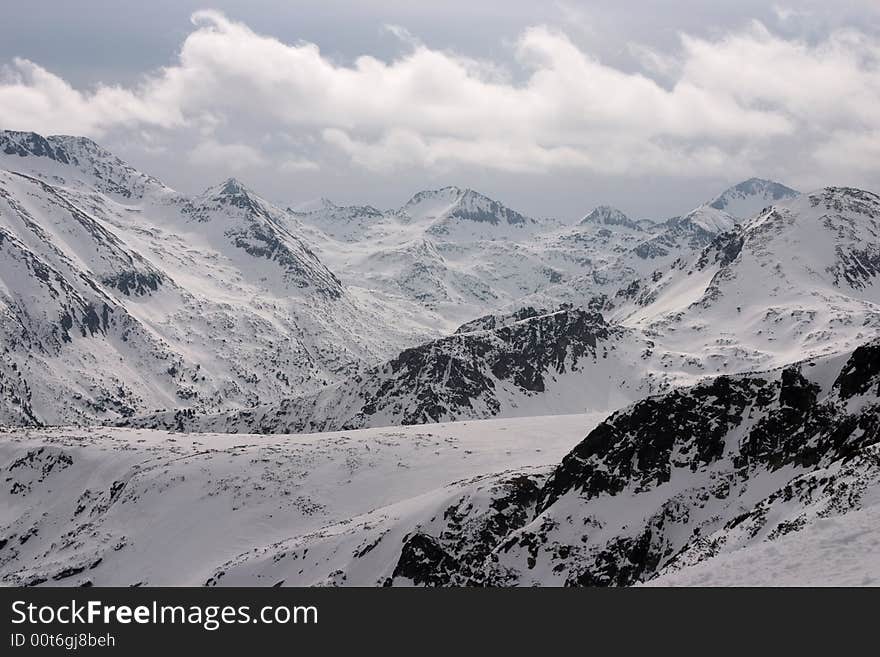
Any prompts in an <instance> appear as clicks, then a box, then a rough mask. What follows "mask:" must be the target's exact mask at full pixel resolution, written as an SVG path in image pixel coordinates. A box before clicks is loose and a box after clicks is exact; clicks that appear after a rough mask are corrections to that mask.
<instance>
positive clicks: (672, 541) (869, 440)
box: [387, 342, 880, 586]
mask: <svg viewBox="0 0 880 657" xmlns="http://www.w3.org/2000/svg"><path fill="white" fill-rule="evenodd" d="M878 363H880V343H878V342H873V343H870V344H866V345H864V346H863V347H860V348H858V349H856V350H855V351H854V352H853V353H852V354H850V355H849V356H848V357H847V358H843V359H841V358H831V359H828V360H826V361H819V362H810V363H803V364H801V365H798V366H792V367H789V368H785V369H783V370H780V371H774V372H766V373H763V374H761V375H746V376H738V377H726V376H722V377H717V378H715V379H713V380H711V381H708V382H706V383H703V384H700V385H697V386H694V387H692V388H689V389H683V390H677V391H675V392H672V393H670V394H667V395H663V396H659V397H654V398H650V399H646V400H643V401H640V402H637V403H635V404H633V405H632V406H630V407H629V408H626V409H623V410H622V411H620V412H618V413H615V414H614V415H612V416H611V417H610V418H608V420H606V421H605V422H603V423H601V424H600V425H599V426H597V427H596V428H595V429H594V430H593V431H592V432H591V433H590V434H589V435H588V436H587V437H586V438H585V439H584V441H583V442H582V443H581V444H580V445H578V446H577V447H576V448H575V449H574V450H572V451H571V452H570V453H569V454H568V455H567V456H566V457H565V458H564V459H563V461H562V463H561V464H559V465H558V466H557V467H556V468H554V469H553V470H552V472H551V473H550V474H549V477H547V478H546V479H544V478H543V477H541V476H538V477H537V478H535V477H533V478H531V479H528V481H527V480H526V479H515V478H514V479H511V478H506V479H505V478H499V479H498V483H497V484H496V485H495V486H494V487H492V486H490V487H488V488H485V487H484V488H481V489H480V490H489V491H490V492H491V494H490V495H489V496H488V499H489V500H490V501H489V502H488V503H487V502H485V501H484V502H483V503H482V505H481V506H479V507H475V506H474V505H473V504H470V503H469V504H468V505H465V507H464V512H463V513H462V506H461V505H459V506H457V507H455V508H454V509H453V508H450V509H448V510H447V511H446V513H445V514H444V515H443V522H442V523H441V525H440V527H439V528H437V526H436V523H435V524H434V525H433V526H432V528H433V531H432V532H426V531H425V530H422V531H421V532H420V533H417V534H413V535H412V536H410V537H409V538H408V539H406V541H405V543H404V546H403V549H402V551H401V555H400V560H399V562H398V564H397V567H396V568H395V570H394V574H393V576H392V578H391V579H390V580H389V581H388V582H387V583H389V584H390V583H394V584H396V583H404V582H406V583H410V584H416V585H419V584H421V585H431V586H437V585H461V584H465V583H466V584H471V585H474V584H477V585H485V584H488V585H493V586H496V585H502V586H506V585H532V584H542V585H548V584H559V585H568V586H628V585H631V584H634V583H637V582H641V581H647V580H650V579H651V578H652V577H655V576H657V575H658V574H663V573H670V572H672V571H674V570H676V569H679V568H682V567H685V566H687V565H692V564H694V563H697V562H699V561H701V560H703V559H706V558H709V557H712V556H715V555H717V554H719V553H721V552H724V551H730V550H733V549H736V548H738V547H742V546H744V545H750V544H752V543H755V542H759V541H762V540H770V541H772V540H774V539H776V538H778V537H780V536H783V535H785V534H787V533H789V532H792V531H797V530H799V529H801V528H803V527H805V526H807V525H809V524H810V523H812V522H814V521H815V520H816V519H817V518H820V517H823V516H828V515H837V514H840V513H845V512H847V511H849V510H851V509H856V508H859V506H860V501H861V499H862V497H863V496H865V495H875V494H876V493H877V492H878V491H880V365H878ZM834 372H837V376H836V378H833V376H830V375H833V374H834ZM514 481H516V482H518V485H513V482H514ZM498 508H503V509H504V513H505V515H504V519H505V522H502V523H498V522H494V523H492V522H491V520H490V519H492V518H493V516H492V515H491V513H486V512H485V511H483V510H482V509H498ZM463 517H464V518H467V521H465V522H463V520H462V519H463ZM467 522H471V523H476V525H477V526H479V527H481V531H477V532H474V531H467V530H464V529H462V528H464V527H468V524H467ZM481 523H482V524H481ZM426 525H430V523H426ZM490 525H491V527H492V529H491V530H490V529H487V528H488V527H489V526H490ZM505 532H506V534H505ZM453 539H454V540H453ZM465 555H470V556H471V557H473V558H470V559H467V558H465Z"/></svg>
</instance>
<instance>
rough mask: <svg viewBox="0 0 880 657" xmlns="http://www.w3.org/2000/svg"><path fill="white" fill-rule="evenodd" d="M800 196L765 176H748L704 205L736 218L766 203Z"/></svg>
mask: <svg viewBox="0 0 880 657" xmlns="http://www.w3.org/2000/svg"><path fill="white" fill-rule="evenodd" d="M798 196H800V192H799V191H797V190H795V189H792V188H791V187H787V186H786V185H783V184H782V183H779V182H776V181H774V180H767V179H765V178H749V179H748V180H744V181H742V182H741V183H737V184H736V185H734V186H732V187H729V188H727V189H726V190H724V191H723V192H722V193H721V194H719V195H718V196H716V197H715V198H714V199H712V200H711V201H709V202H708V203H707V204H706V205H707V206H709V207H711V208H714V209H716V210H723V211H725V212H727V213H728V214H730V215H732V216H733V217H735V218H737V219H746V218H748V217H751V216H753V215H755V214H757V213H758V212H760V211H761V210H763V209H764V208H765V207H767V206H768V205H772V204H773V203H776V202H778V201H786V200H789V199H792V198H796V197H798Z"/></svg>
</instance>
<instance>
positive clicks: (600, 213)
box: [580, 205, 642, 230]
mask: <svg viewBox="0 0 880 657" xmlns="http://www.w3.org/2000/svg"><path fill="white" fill-rule="evenodd" d="M585 224H601V225H603V226H623V227H625V228H629V229H631V230H642V228H641V226H639V224H638V223H637V222H635V221H633V220H632V219H630V218H629V217H628V216H626V215H625V214H624V213H623V212H621V211H620V210H618V209H617V208H614V207H611V206H610V205H599V206H597V207H595V208H593V210H592V211H591V212H590V213H589V214H588V215H587V216H585V217H584V218H583V219H581V220H580V225H581V226H583V225H585Z"/></svg>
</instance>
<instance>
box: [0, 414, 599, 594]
mask: <svg viewBox="0 0 880 657" xmlns="http://www.w3.org/2000/svg"><path fill="white" fill-rule="evenodd" d="M599 419H600V418H599V417H595V416H572V417H557V418H554V421H553V422H552V423H551V424H549V425H548V424H547V423H546V422H545V420H543V419H541V418H538V419H518V420H494V421H488V422H461V423H455V424H447V425H433V426H431V427H430V428H424V427H405V428H391V429H370V430H365V431H354V432H342V433H330V434H320V435H311V436H271V437H267V436H256V435H247V436H229V435H198V436H196V435H190V436H181V435H174V434H168V433H165V432H159V431H135V430H126V429H100V428H97V429H63V428H58V429H43V430H32V429H23V430H16V431H6V432H3V433H0V467H2V468H3V472H4V481H5V483H4V485H3V487H2V490H0V497H2V499H3V503H2V504H0V582H2V583H3V584H5V585H23V584H37V583H45V584H51V585H55V586H67V585H70V586H75V585H80V584H82V583H84V582H86V581H89V582H91V583H93V584H95V585H120V586H122V585H131V584H137V583H142V584H150V585H173V586H182V585H194V586H198V585H203V584H205V583H206V582H207V581H208V580H209V579H210V578H211V577H212V576H214V575H215V571H216V570H217V569H218V568H219V567H220V566H221V565H222V564H223V563H225V562H226V561H228V560H231V559H234V558H235V557H237V556H238V555H239V554H241V553H242V552H245V551H247V550H249V549H251V548H252V547H258V546H263V545H271V544H273V543H275V542H278V541H281V540H285V539H287V538H289V537H290V536H297V535H309V534H312V533H314V532H317V531H320V530H322V528H324V527H327V526H330V525H334V524H336V523H345V522H348V520H349V519H350V518H355V517H358V516H360V515H362V514H369V513H370V512H372V511H373V510H374V509H380V508H383V507H394V506H395V505H404V506H405V505H407V504H410V501H411V500H424V501H425V502H429V501H430V500H438V499H444V498H445V497H448V496H449V495H451V494H453V493H454V490H455V487H454V486H450V484H452V483H453V482H455V481H456V480H468V479H471V478H473V477H480V476H483V475H485V474H486V473H491V472H496V471H504V470H510V469H519V468H527V469H528V468H540V467H543V466H549V465H550V464H552V463H554V462H555V461H557V460H558V459H559V458H561V456H562V455H563V454H564V453H565V452H566V451H568V450H569V449H570V448H571V446H572V445H574V444H575V443H576V442H577V441H578V440H579V439H580V437H581V435H582V433H583V431H584V430H585V429H586V428H589V427H590V426H592V425H593V424H595V423H596V422H598V421H599ZM319 572H320V575H321V576H322V577H324V576H326V575H327V573H326V572H323V571H319V569H316V570H315V571H314V572H311V571H310V572H309V573H306V574H305V577H304V578H303V579H304V581H307V580H308V578H309V577H313V576H317V575H318V574H319ZM40 580H45V581H44V582H41V581H40ZM274 583H276V582H275V581H271V582H270V581H263V579H262V578H259V577H257V578H255V579H254V584H257V585H271V584H274ZM291 583H292V581H291ZM310 583H314V582H310Z"/></svg>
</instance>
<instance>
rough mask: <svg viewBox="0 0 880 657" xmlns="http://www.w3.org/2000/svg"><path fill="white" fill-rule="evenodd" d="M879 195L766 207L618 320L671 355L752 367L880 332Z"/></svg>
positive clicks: (674, 270) (824, 195) (829, 195)
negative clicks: (726, 361) (733, 360)
mask: <svg viewBox="0 0 880 657" xmlns="http://www.w3.org/2000/svg"><path fill="white" fill-rule="evenodd" d="M878 243H880V197H878V196H877V195H875V194H872V193H870V192H865V191H861V190H856V189H846V188H827V189H824V190H819V191H817V192H814V193H812V194H808V195H804V196H801V197H798V198H796V199H794V200H792V201H787V202H785V203H781V204H779V205H777V206H773V207H771V208H768V209H766V210H764V211H763V212H762V213H760V214H759V215H757V216H756V217H754V218H752V219H750V220H747V221H746V222H744V223H743V224H742V226H740V227H738V228H736V229H735V230H734V231H732V232H730V233H725V234H723V235H721V236H719V237H718V238H716V239H715V241H714V242H713V243H712V244H711V245H710V246H708V247H707V248H706V249H705V250H703V251H702V252H701V253H700V254H698V255H696V256H694V257H692V258H690V259H681V260H679V261H678V262H677V263H675V265H674V266H673V267H671V268H670V269H669V271H667V272H666V273H665V274H664V275H663V276H661V277H659V278H658V279H657V280H656V281H654V283H653V284H652V285H650V286H642V287H641V288H640V290H639V291H638V293H637V294H635V295H633V300H634V301H633V303H628V304H620V305H619V307H618V308H617V309H616V310H615V312H614V313H611V316H612V317H613V318H614V319H616V320H617V321H619V322H621V323H622V324H624V325H626V326H629V327H631V328H640V329H642V330H643V331H644V332H645V334H646V335H647V336H649V337H650V338H651V339H655V340H656V341H657V342H658V347H659V348H663V349H665V350H666V351H667V352H669V353H685V352H687V353H691V354H694V355H695V356H697V357H700V358H702V359H704V360H732V359H737V360H739V361H741V362H742V364H743V365H744V366H746V367H748V368H749V369H755V368H760V367H768V366H771V367H772V366H777V365H781V364H784V363H786V362H792V361H794V360H797V359H798V358H803V357H807V356H815V355H820V354H828V353H834V352H836V351H840V350H841V349H846V348H853V347H854V346H856V345H857V344H859V343H861V342H863V341H864V340H866V339H869V338H870V337H872V336H875V335H877V334H878V332H880V282H878V272H880V267H878V263H880V258H878V253H880V252H878V248H880V247H878V246H877V245H878Z"/></svg>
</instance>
